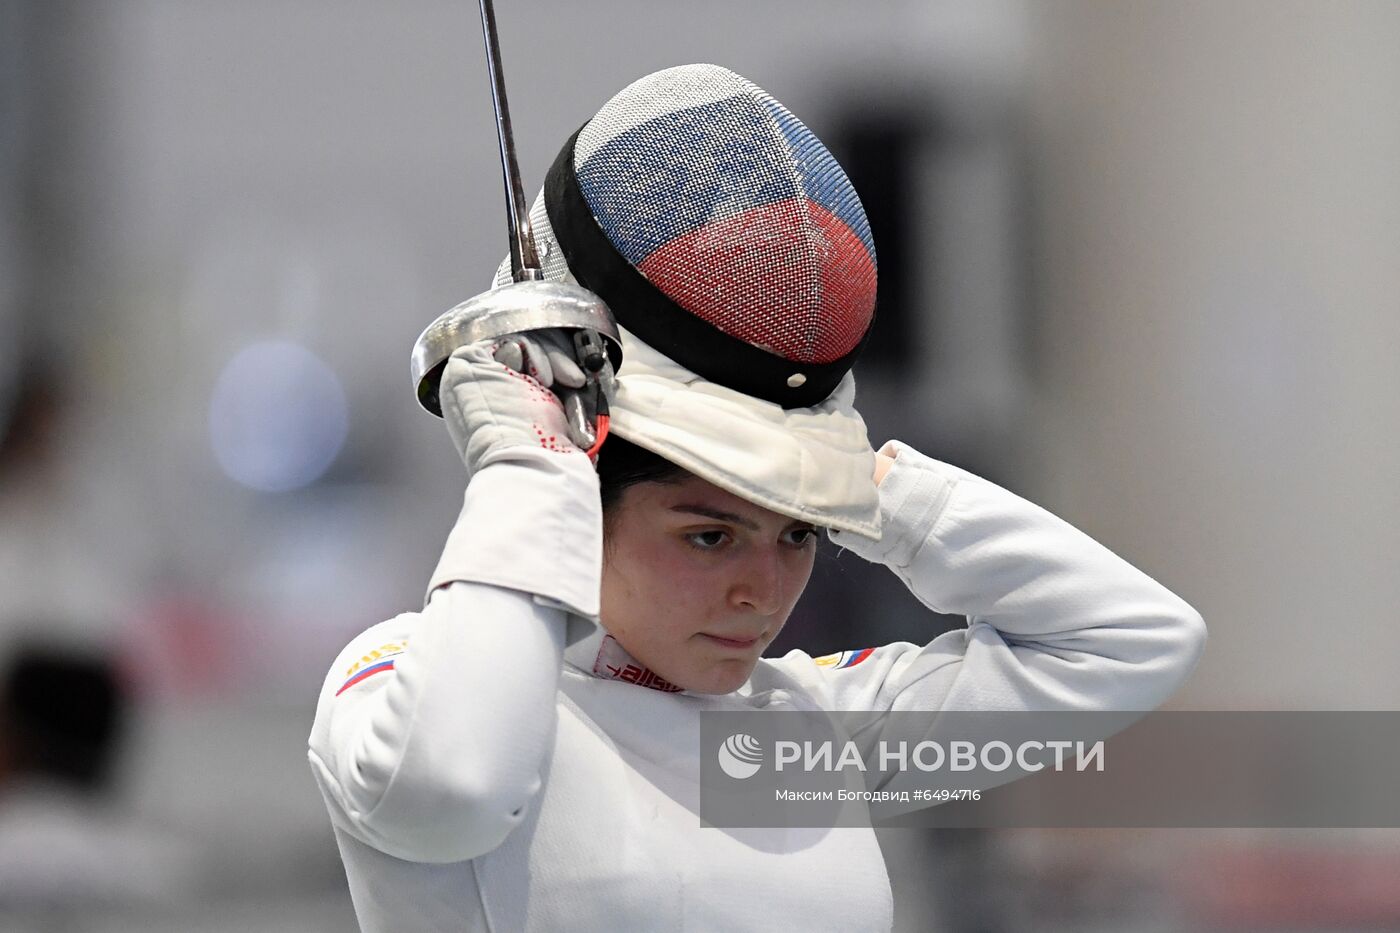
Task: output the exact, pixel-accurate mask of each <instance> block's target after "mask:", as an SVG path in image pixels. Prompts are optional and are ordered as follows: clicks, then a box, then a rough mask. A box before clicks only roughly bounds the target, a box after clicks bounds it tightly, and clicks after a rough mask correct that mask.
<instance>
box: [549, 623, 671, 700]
mask: <svg viewBox="0 0 1400 933" xmlns="http://www.w3.org/2000/svg"><path fill="white" fill-rule="evenodd" d="M564 659H565V660H566V661H567V662H568V663H569V664H572V665H573V666H574V667H576V668H578V669H579V670H581V671H583V672H584V673H585V674H590V675H592V676H594V677H599V678H602V679H604V680H621V681H624V682H626V683H630V684H635V685H637V686H638V687H646V688H648V689H651V690H659V691H661V692H662V693H680V692H681V688H680V687H677V686H676V685H675V684H673V683H671V682H670V681H669V680H666V679H665V678H664V677H662V676H661V675H660V674H658V673H656V672H655V671H653V670H652V669H651V668H649V667H647V666H646V665H645V664H642V662H640V661H638V660H637V659H636V658H634V657H632V655H630V654H628V653H627V649H625V648H623V647H622V644H621V643H620V642H618V640H617V639H616V638H613V637H612V635H610V634H608V632H607V630H606V629H604V628H603V627H602V626H601V625H600V626H598V627H597V628H595V629H594V630H593V632H592V634H590V635H589V636H588V637H586V638H584V639H582V640H580V641H576V642H574V643H573V644H572V645H570V646H569V647H568V648H565V649H564Z"/></svg>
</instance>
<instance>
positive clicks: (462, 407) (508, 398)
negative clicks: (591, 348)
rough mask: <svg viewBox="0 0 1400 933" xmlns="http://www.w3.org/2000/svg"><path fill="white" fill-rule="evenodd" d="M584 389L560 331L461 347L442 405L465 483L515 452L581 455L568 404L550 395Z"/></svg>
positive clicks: (448, 372) (446, 376)
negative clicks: (464, 470) (571, 433)
mask: <svg viewBox="0 0 1400 933" xmlns="http://www.w3.org/2000/svg"><path fill="white" fill-rule="evenodd" d="M584 382H585V378H584V374H583V370H582V369H580V368H579V365H578V363H577V362H575V361H574V358H573V341H572V339H571V338H570V337H569V336H568V335H567V334H566V333H565V332H564V331H561V330H558V329H553V330H535V331H530V332H529V333H526V334H510V335H508V336H505V337H502V338H499V339H495V340H481V341H478V342H476V343H472V344H468V345H466V346H464V347H460V348H458V349H457V350H456V351H455V352H454V353H453V354H452V356H451V357H449V358H448V360H447V366H446V368H445V369H444V370H443V373H442V382H441V384H440V385H439V388H438V399H439V401H440V402H441V404H442V418H443V421H445V422H446V423H447V433H448V434H450V435H451V436H452V442H453V443H454V444H456V445H457V452H458V453H459V454H461V456H462V462H463V463H465V464H466V466H467V474H468V476H475V475H476V473H477V471H478V470H480V469H482V468H483V467H486V466H489V465H490V464H492V463H495V462H496V461H498V460H508V459H510V457H511V453H512V451H519V450H521V449H534V450H539V449H544V450H551V451H556V452H560V453H569V452H573V451H577V450H578V449H579V448H578V447H577V446H575V445H574V443H573V442H572V441H571V440H570V439H569V425H568V421H567V419H566V418H565V416H564V405H563V403H562V402H560V400H559V397H558V396H557V395H555V394H554V392H553V391H551V389H552V388H554V387H556V386H559V387H568V388H579V387H581V386H583V384H584Z"/></svg>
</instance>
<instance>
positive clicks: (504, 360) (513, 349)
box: [492, 337, 525, 373]
mask: <svg viewBox="0 0 1400 933" xmlns="http://www.w3.org/2000/svg"><path fill="white" fill-rule="evenodd" d="M492 356H494V357H495V358H496V362H497V363H501V364H504V365H506V366H509V367H510V368H511V369H513V370H515V371H516V372H518V373H522V372H524V371H525V353H524V351H523V350H521V348H520V344H519V343H517V342H516V341H515V340H513V339H512V338H510V337H507V338H505V339H503V340H502V341H501V343H500V346H498V347H497V348H496V352H495V353H493V354H492Z"/></svg>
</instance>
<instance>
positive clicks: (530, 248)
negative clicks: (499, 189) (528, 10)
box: [480, 0, 544, 282]
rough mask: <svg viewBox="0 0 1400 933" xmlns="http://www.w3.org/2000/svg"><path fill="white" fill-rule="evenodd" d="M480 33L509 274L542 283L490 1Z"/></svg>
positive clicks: (483, 5)
mask: <svg viewBox="0 0 1400 933" xmlns="http://www.w3.org/2000/svg"><path fill="white" fill-rule="evenodd" d="M480 3H481V29H482V33H483V36H484V39H485V41H486V63H487V65H488V66H489V68H490V71H491V103H492V106H493V107H495V110H496V138H497V140H498V141H499V142H500V146H501V170H502V173H503V174H504V176H505V184H506V227H507V232H508V235H509V237H510V272H511V277H512V278H513V279H515V281H517V282H526V281H540V280H542V279H543V278H544V273H543V272H541V271H540V258H539V253H538V252H537V251H536V249H535V231H534V229H533V228H532V227H531V226H530V212H529V211H528V210H527V209H526V207H525V190H524V188H523V187H522V186H521V184H520V166H519V165H518V163H517V162H516V160H515V137H514V135H513V134H512V132H511V126H510V107H509V105H508V104H507V103H506V78H505V72H504V70H503V69H502V68H501V43H500V39H499V38H498V37H497V35H496V10H495V8H494V7H493V6H492V4H491V0H480Z"/></svg>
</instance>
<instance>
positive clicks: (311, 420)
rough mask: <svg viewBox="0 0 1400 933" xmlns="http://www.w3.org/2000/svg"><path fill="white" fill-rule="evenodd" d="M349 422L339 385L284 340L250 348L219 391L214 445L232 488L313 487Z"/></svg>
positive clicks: (212, 413) (213, 412)
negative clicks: (233, 484) (235, 486)
mask: <svg viewBox="0 0 1400 933" xmlns="http://www.w3.org/2000/svg"><path fill="white" fill-rule="evenodd" d="M349 425H350V419H349V414H348V412H347V409H346V403H345V392H344V390H343V389H342V388H341V385H340V380H339V379H338V378H336V375H335V373H334V372H332V371H331V368H330V367H329V366H327V365H326V364H325V363H324V362H323V361H322V360H321V359H320V357H318V356H316V355H315V354H314V353H312V352H311V351H309V350H307V349H306V348H305V347H302V346H298V345H297V344H294V343H290V342H287V341H268V342H263V343H255V344H253V345H251V346H248V347H245V348H244V349H243V350H241V351H239V353H238V354H237V355H236V356H235V357H234V358H233V359H232V360H230V361H229V363H228V365H227V366H225V367H224V371H223V372H222V373H220V374H219V379H218V381H217V382H216V383H215V385H214V397H213V399H212V401H211V402H210V405H209V439H210V442H211V443H212V444H213V447H214V456H215V457H216V458H217V459H218V461H219V466H221V467H222V468H223V470H224V472H225V473H227V474H228V476H229V478H230V479H232V480H234V481H235V482H238V483H241V484H243V485H244V486H248V487H250V488H252V489H257V490H261V491H263V492H285V491H286V490H289V489H299V488H301V487H303V486H306V485H309V484H311V483H314V482H315V481H316V480H317V479H319V478H320V477H321V475H322V474H324V473H325V472H326V470H327V469H328V468H329V467H330V465H331V464H332V463H333V462H334V461H335V458H336V455H337V454H339V453H340V449H341V447H342V446H344V444H345V436H346V434H347V433H348V431H349Z"/></svg>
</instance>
